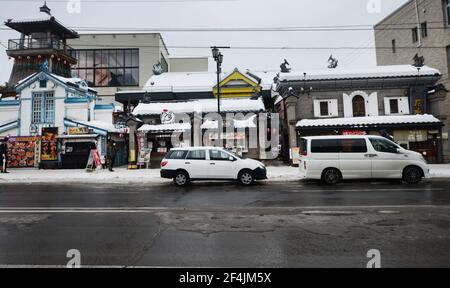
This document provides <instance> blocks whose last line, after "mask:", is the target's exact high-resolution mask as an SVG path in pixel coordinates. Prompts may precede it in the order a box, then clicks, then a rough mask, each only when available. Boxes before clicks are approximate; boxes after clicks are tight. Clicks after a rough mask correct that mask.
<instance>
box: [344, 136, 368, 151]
mask: <svg viewBox="0 0 450 288" xmlns="http://www.w3.org/2000/svg"><path fill="white" fill-rule="evenodd" d="M341 152H342V153H367V144H366V140H365V139H342V140H341Z"/></svg>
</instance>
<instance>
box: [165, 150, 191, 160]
mask: <svg viewBox="0 0 450 288" xmlns="http://www.w3.org/2000/svg"><path fill="white" fill-rule="evenodd" d="M186 154H187V151H186V150H172V151H170V152H169V154H167V156H166V159H184V158H186Z"/></svg>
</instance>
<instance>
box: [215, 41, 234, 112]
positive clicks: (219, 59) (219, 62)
mask: <svg viewBox="0 0 450 288" xmlns="http://www.w3.org/2000/svg"><path fill="white" fill-rule="evenodd" d="M219 48H225V49H226V48H230V47H217V46H212V47H211V49H212V55H213V58H214V61H216V63H217V113H219V114H220V73H222V63H223V55H222V53H221V52H220V51H219Z"/></svg>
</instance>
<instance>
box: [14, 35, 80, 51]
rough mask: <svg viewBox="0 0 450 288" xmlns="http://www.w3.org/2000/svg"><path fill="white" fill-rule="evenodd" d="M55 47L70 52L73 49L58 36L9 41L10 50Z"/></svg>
mask: <svg viewBox="0 0 450 288" xmlns="http://www.w3.org/2000/svg"><path fill="white" fill-rule="evenodd" d="M30 49H54V50H64V51H66V52H69V51H71V50H73V49H72V47H70V46H69V45H65V44H64V43H63V42H62V41H61V40H59V39H56V38H25V39H23V40H22V39H11V40H9V41H8V50H30Z"/></svg>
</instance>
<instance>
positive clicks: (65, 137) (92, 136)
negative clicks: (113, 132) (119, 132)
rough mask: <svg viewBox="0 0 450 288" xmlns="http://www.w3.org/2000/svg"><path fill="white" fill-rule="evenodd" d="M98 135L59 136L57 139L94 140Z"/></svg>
mask: <svg viewBox="0 0 450 288" xmlns="http://www.w3.org/2000/svg"><path fill="white" fill-rule="evenodd" d="M97 137H98V134H79V135H60V136H58V137H56V138H58V139H95V138H97Z"/></svg>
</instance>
